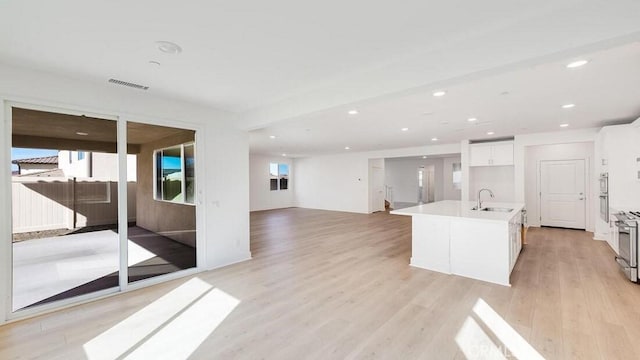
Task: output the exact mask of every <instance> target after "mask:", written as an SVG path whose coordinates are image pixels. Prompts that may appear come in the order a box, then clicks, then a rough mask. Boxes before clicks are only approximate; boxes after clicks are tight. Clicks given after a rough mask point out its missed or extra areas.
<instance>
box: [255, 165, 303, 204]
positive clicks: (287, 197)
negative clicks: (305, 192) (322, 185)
mask: <svg viewBox="0 0 640 360" xmlns="http://www.w3.org/2000/svg"><path fill="white" fill-rule="evenodd" d="M249 162H250V166H249V177H250V179H249V183H250V188H249V191H250V194H249V199H250V203H251V207H250V209H251V211H260V210H271V209H282V208H288V207H292V206H295V197H294V193H295V190H294V187H295V184H296V179H295V178H294V177H293V176H292V172H293V167H294V161H293V159H291V158H285V157H271V156H264V155H251V156H250V160H249ZM271 163H278V164H288V165H289V189H287V190H275V191H272V190H271V186H270V180H271V175H270V174H269V164H271Z"/></svg>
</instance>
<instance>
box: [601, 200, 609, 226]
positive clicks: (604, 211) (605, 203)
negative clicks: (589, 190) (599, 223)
mask: <svg viewBox="0 0 640 360" xmlns="http://www.w3.org/2000/svg"><path fill="white" fill-rule="evenodd" d="M600 218H601V219H602V220H603V221H606V222H609V194H600Z"/></svg>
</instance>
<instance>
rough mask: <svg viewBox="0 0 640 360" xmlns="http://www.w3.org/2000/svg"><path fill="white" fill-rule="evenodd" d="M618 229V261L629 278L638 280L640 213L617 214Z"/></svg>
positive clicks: (634, 280)
mask: <svg viewBox="0 0 640 360" xmlns="http://www.w3.org/2000/svg"><path fill="white" fill-rule="evenodd" d="M615 216H616V218H617V219H618V221H616V227H617V229H618V256H616V261H617V262H618V265H620V268H621V269H622V271H624V273H625V275H626V276H627V277H628V278H629V280H631V281H633V282H638V221H640V213H638V212H633V211H632V212H629V213H624V212H621V213H619V214H616V215H615Z"/></svg>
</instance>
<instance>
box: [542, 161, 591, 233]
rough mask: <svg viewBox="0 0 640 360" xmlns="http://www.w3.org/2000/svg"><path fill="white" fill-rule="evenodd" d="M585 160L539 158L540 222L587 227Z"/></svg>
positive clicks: (552, 224) (565, 226) (560, 225)
mask: <svg viewBox="0 0 640 360" xmlns="http://www.w3.org/2000/svg"><path fill="white" fill-rule="evenodd" d="M586 199H587V197H586V191H585V165H584V160H561V161H541V162H540V225H543V226H544V225H546V226H558V227H564V228H572V229H585V228H586V224H585V222H586V220H585V215H586V203H587V200H586Z"/></svg>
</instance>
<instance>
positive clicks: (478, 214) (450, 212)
mask: <svg viewBox="0 0 640 360" xmlns="http://www.w3.org/2000/svg"><path fill="white" fill-rule="evenodd" d="M482 205H483V207H506V208H512V209H513V210H512V211H511V212H508V213H503V212H482V211H476V210H471V208H472V207H474V206H476V202H475V201H459V200H444V201H438V202H434V203H428V204H423V205H418V206H413V207H409V208H404V209H399V210H393V211H391V212H390V214H392V215H402V216H434V217H443V218H452V219H468V220H478V221H491V222H505V221H509V220H511V219H513V217H514V216H515V215H516V214H517V213H519V212H520V211H522V209H524V207H525V204H523V203H510V202H491V201H485V202H483V203H482Z"/></svg>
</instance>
